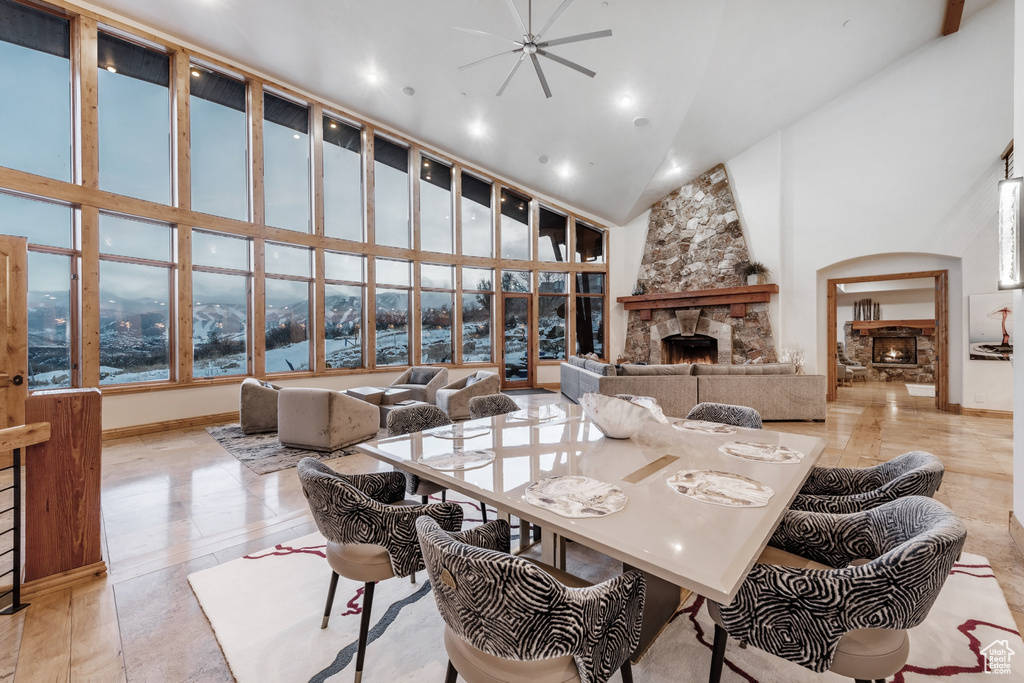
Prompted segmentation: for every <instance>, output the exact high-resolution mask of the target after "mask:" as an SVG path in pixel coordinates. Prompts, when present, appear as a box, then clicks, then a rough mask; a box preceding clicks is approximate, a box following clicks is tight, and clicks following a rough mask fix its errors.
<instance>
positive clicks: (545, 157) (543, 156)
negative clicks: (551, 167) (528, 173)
mask: <svg viewBox="0 0 1024 683" xmlns="http://www.w3.org/2000/svg"><path fill="white" fill-rule="evenodd" d="M537 161H539V162H540V163H542V164H546V163H548V157H547V155H546V154H544V155H541V157H540V158H539V159H537Z"/></svg>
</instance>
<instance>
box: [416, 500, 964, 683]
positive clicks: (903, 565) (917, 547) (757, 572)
mask: <svg viewBox="0 0 1024 683" xmlns="http://www.w3.org/2000/svg"><path fill="white" fill-rule="evenodd" d="M966 538H967V529H966V528H965V527H964V525H963V522H961V521H960V520H959V519H957V517H956V515H954V514H953V512H952V511H951V510H950V509H949V508H947V507H946V506H945V505H943V504H942V503H940V502H938V501H937V500H933V499H931V498H924V497H922V496H910V497H906V498H900V499H899V500H895V501H892V502H889V503H886V504H885V505H882V506H880V507H877V508H874V509H872V510H867V511H864V512H856V513H853V514H848V515H830V514H822V513H817V512H801V511H795V510H790V511H789V512H787V513H786V515H785V517H783V520H782V523H781V524H780V525H779V528H778V529H777V530H776V532H775V534H774V536H773V537H772V540H771V545H772V546H774V547H776V548H780V549H781V550H783V551H785V552H787V553H793V554H794V555H796V556H800V557H801V558H807V560H809V562H808V561H807V560H804V562H803V564H802V565H801V566H799V567H795V566H778V565H774V564H755V565H754V567H753V568H752V569H751V570H750V574H749V575H748V576H747V579H746V581H744V583H743V585H742V586H740V590H739V593H738V594H737V595H736V597H735V598H734V599H733V601H732V602H731V603H730V604H728V605H718V604H717V603H714V602H712V601H710V600H709V601H708V603H707V604H708V611H709V612H710V614H711V617H712V619H714V621H715V645H714V651H713V654H712V660H711V675H710V678H709V681H710V683H718V681H719V679H720V677H721V673H722V663H723V661H724V658H725V646H726V641H727V640H728V637H729V636H732V637H734V638H737V639H739V640H741V641H743V642H746V643H750V644H751V645H754V646H755V647H758V648H760V649H762V650H765V651H767V652H770V653H772V654H774V655H776V656H778V657H782V658H783V659H787V660H789V661H791V662H796V663H797V664H799V665H801V666H803V667H805V668H807V669H810V670H811V671H817V672H824V671H832V672H833V673H836V674H839V675H841V676H846V677H849V678H853V679H855V680H857V681H870V680H874V681H883V680H884V679H886V678H888V677H889V676H892V675H893V674H895V673H896V672H898V671H899V670H900V669H902V668H903V665H904V664H906V661H907V656H908V654H909V652H910V641H909V639H908V637H907V632H906V629H909V628H913V627H915V626H918V625H919V624H921V622H923V621H924V619H925V617H926V616H928V611H929V610H930V609H931V606H932V604H933V603H934V602H935V599H936V598H937V597H938V595H939V591H940V590H941V589H942V585H943V583H945V581H946V577H948V576H949V572H950V570H951V569H952V568H953V564H954V563H955V562H956V560H957V558H958V557H959V556H960V551H961V550H962V549H963V546H964V541H965V540H966ZM864 558H868V559H869V561H867V562H865V563H863V564H860V563H858V562H856V561H857V560H863V559H864ZM426 561H427V564H428V566H429V565H430V563H431V562H432V560H431V559H427V560H426ZM851 563H853V564H851Z"/></svg>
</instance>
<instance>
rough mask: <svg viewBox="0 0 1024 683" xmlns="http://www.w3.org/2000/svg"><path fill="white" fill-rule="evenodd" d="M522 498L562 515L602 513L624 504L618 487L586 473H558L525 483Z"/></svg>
mask: <svg viewBox="0 0 1024 683" xmlns="http://www.w3.org/2000/svg"><path fill="white" fill-rule="evenodd" d="M525 496H526V502H527V503H529V504H530V505H533V506H534V507H539V508H543V509H545V510H550V511H551V512H554V513H555V514H558V515H561V516H562V517H570V518H582V517H604V516H606V515H611V514H614V513H616V512H618V511H619V510H621V509H622V508H624V507H626V502H627V501H628V500H629V498H628V497H627V496H626V494H625V493H623V491H622V489H620V488H619V487H618V486H615V485H614V484H607V483H605V482H603V481H598V480H597V479H591V478H590V477H581V476H577V475H560V476H555V477H548V478H547V479H541V480H540V481H535V482H533V483H532V484H530V485H529V486H528V487H526V494H525Z"/></svg>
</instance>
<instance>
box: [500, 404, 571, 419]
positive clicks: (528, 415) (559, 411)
mask: <svg viewBox="0 0 1024 683" xmlns="http://www.w3.org/2000/svg"><path fill="white" fill-rule="evenodd" d="M505 417H506V418H507V419H509V420H539V421H541V422H544V421H546V420H557V419H558V418H560V417H565V409H564V408H562V407H560V406H557V405H547V406H530V407H529V408H526V409H525V410H517V411H515V412H514V413H508V414H507V415H506V416H505Z"/></svg>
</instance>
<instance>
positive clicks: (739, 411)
mask: <svg viewBox="0 0 1024 683" xmlns="http://www.w3.org/2000/svg"><path fill="white" fill-rule="evenodd" d="M686 419H687V420H703V421H705V422H717V423H719V424H723V425H732V426H733V427H747V428H749V429H761V427H762V426H763V425H762V424H761V414H760V413H758V412H757V411H756V410H754V409H753V408H748V407H747V406H733V405H729V404H728V403H698V404H697V405H695V406H694V407H693V409H692V410H690V412H689V413H688V414H687V415H686Z"/></svg>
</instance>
